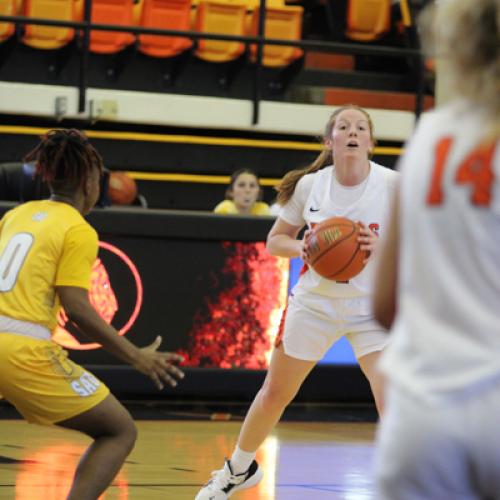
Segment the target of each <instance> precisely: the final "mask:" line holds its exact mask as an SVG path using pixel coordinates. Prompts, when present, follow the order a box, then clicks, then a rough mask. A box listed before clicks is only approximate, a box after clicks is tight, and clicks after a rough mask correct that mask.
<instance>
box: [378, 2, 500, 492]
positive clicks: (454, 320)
mask: <svg viewBox="0 0 500 500" xmlns="http://www.w3.org/2000/svg"><path fill="white" fill-rule="evenodd" d="M435 9H436V11H435V14H436V17H434V18H433V21H434V22H435V26H437V27H438V29H439V31H438V33H437V35H438V36H439V37H440V44H439V46H438V48H439V50H440V51H442V54H443V55H446V56H447V57H448V59H449V66H450V70H451V74H450V75H449V77H451V79H452V81H453V83H454V85H455V89H456V90H457V92H458V94H459V97H457V98H456V99H455V100H454V101H452V102H450V103H449V104H447V105H446V106H444V107H442V108H438V109H437V110H435V111H434V112H431V113H429V114H427V115H424V117H423V118H422V119H421V121H420V123H419V126H418V128H417V130H416V133H415V135H414V137H413V138H412V139H411V140H410V142H409V144H408V147H407V150H406V154H405V155H404V157H403V159H402V161H401V164H400V169H401V173H402V181H401V191H400V195H399V202H398V206H397V210H396V212H398V213H399V215H395V216H394V220H393V221H392V222H391V226H390V232H389V235H388V237H387V240H386V241H387V244H386V245H384V246H383V251H382V252H381V255H380V266H379V268H378V274H377V287H376V293H375V312H376V317H377V318H378V319H379V320H380V322H382V323H383V324H385V325H386V326H390V325H391V324H392V338H391V343H390V344H389V347H388V348H387V350H386V352H385V353H384V355H383V357H382V363H381V366H382V369H383V371H384V372H385V373H386V375H387V377H388V378H389V384H388V391H387V399H386V409H385V413H384V419H383V420H382V422H381V427H380V428H379V435H378V452H377V474H376V475H377V488H378V498H379V499H380V500H382V499H383V500H424V499H425V500H438V499H439V500H443V499H457V500H458V499H460V500H469V499H470V500H472V499H499V498H500V445H499V443H500V427H499V425H498V423H499V421H500V2H499V0H448V1H445V2H440V3H439V4H437V5H436V7H435ZM464 33H467V36H466V37H464Z"/></svg>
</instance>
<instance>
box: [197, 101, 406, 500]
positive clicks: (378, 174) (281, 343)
mask: <svg viewBox="0 0 500 500" xmlns="http://www.w3.org/2000/svg"><path fill="white" fill-rule="evenodd" d="M324 144H325V149H324V150H323V152H322V153H321V154H320V155H319V157H318V158H317V159H316V160H315V161H314V162H313V163H312V164H311V165H310V166H309V167H308V168H306V169H303V170H295V171H292V172H290V173H288V174H287V175H286V176H285V178H284V179H283V181H282V182H281V184H280V186H279V187H278V191H279V194H278V202H279V204H280V205H281V206H282V208H281V211H280V213H279V216H278V219H277V220H276V222H275V224H274V226H273V228H272V229H271V231H270V233H269V236H268V239H267V248H268V250H269V252H270V253H271V254H272V255H277V256H281V257H290V258H292V257H296V256H299V255H300V256H301V257H302V258H303V259H304V260H305V261H306V262H307V244H306V241H307V236H308V231H306V233H305V236H304V238H303V239H302V240H297V236H298V234H299V232H300V230H301V229H302V228H303V227H304V226H307V227H308V228H311V226H312V225H314V224H317V223H320V222H322V221H324V220H325V219H328V218H330V217H335V216H337V217H347V218H349V219H352V220H354V221H360V222H361V223H362V225H363V227H362V229H361V236H360V243H361V248H362V249H363V250H368V251H370V252H371V251H372V250H373V248H374V246H375V244H376V241H377V234H382V233H383V232H384V230H385V226H386V220H388V214H389V211H390V206H389V200H390V199H392V197H393V194H394V193H393V192H394V191H395V188H396V183H397V177H398V174H397V173H396V172H394V171H392V170H389V169H387V168H384V167H382V166H380V165H377V164H376V163H374V162H371V161H370V160H369V156H370V154H371V152H372V151H373V148H374V138H373V125H372V121H371V119H370V117H369V115H368V114H367V113H366V111H364V110H363V109H361V108H359V107H356V106H346V107H343V108H339V109H338V110H336V111H335V112H334V113H333V115H332V116H331V118H330V120H329V121H328V123H327V126H326V130H325V136H324ZM372 266H373V264H372V262H371V261H370V262H368V263H367V265H366V267H365V268H364V270H363V271H362V272H361V274H359V275H358V276H356V277H355V278H353V279H352V280H350V282H347V283H337V282H334V281H330V280H326V279H324V278H322V277H321V276H319V275H318V274H316V273H315V272H314V271H313V270H312V269H311V268H307V269H306V270H305V272H303V274H302V275H301V277H300V279H299V281H298V283H297V285H296V286H295V288H294V289H293V293H292V296H291V297H290V299H289V304H288V308H287V311H286V315H285V318H284V320H285V321H284V322H282V331H281V333H280V335H279V337H278V340H277V343H276V349H275V350H274V353H273V356H272V360H271V364H270V367H269V371H268V374H267V377H266V380H265V382H264V385H263V387H262V389H261V390H260V391H259V392H258V394H257V396H256V397H255V399H254V401H253V403H252V405H251V407H250V409H249V411H248V414H247V416H246V418H245V422H244V423H243V427H242V429H241V433H240V436H239V440H238V444H237V446H236V449H235V450H234V452H233V454H232V456H231V459H230V460H226V462H225V465H224V467H223V469H221V470H219V471H217V472H215V473H214V474H213V477H212V479H211V480H210V481H209V482H208V483H207V484H206V485H205V486H204V487H203V488H202V489H201V490H200V492H199V493H198V495H197V496H196V500H209V499H210V500H220V499H225V498H229V497H230V496H231V495H232V494H233V493H234V492H236V491H238V490H241V489H245V488H249V487H251V486H254V485H256V484H257V483H258V482H259V481H260V479H261V478H262V475H263V474H262V471H261V470H260V469H259V466H258V464H257V462H256V461H255V455H256V451H257V449H258V447H259V446H260V445H261V444H262V442H263V441H264V439H265V438H266V437H267V435H268V434H269V433H270V432H271V431H272V429H273V427H274V426H275V425H276V424H277V422H278V421H279V419H280V417H281V415H282V414H283V411H284V410H285V408H286V406H287V405H288V404H289V403H290V401H291V400H292V399H293V398H294V397H295V395H296V394H297V392H298V390H299V389H300V386H301V385H302V383H303V381H304V379H305V378H306V377H307V375H308V374H309V372H310V371H311V370H312V368H313V367H314V366H315V364H316V363H317V362H318V361H319V360H320V359H321V358H322V357H323V355H324V354H325V353H326V352H327V351H328V349H329V348H330V346H331V345H332V344H333V343H334V342H336V341H337V340H338V339H340V338H341V337H342V336H344V335H345V336H346V337H347V338H348V339H349V341H350V343H351V345H352V347H353V349H354V352H355V355H356V357H357V359H358V361H359V364H360V366H361V369H362V370H363V372H364V374H365V375H366V377H367V378H368V380H369V382H370V385H371V388H372V392H373V395H374V397H375V402H376V404H377V407H378V409H379V411H380V410H381V385H382V381H381V378H380V376H379V375H378V372H377V371H376V369H375V365H376V362H377V360H378V358H379V354H380V351H381V350H382V349H383V348H384V346H385V343H386V340H387V333H386V331H385V330H383V329H382V328H381V327H380V325H378V324H377V323H376V322H375V321H374V319H373V316H372V312H371V308H372V299H371V296H372V282H373V279H372V273H373V269H372Z"/></svg>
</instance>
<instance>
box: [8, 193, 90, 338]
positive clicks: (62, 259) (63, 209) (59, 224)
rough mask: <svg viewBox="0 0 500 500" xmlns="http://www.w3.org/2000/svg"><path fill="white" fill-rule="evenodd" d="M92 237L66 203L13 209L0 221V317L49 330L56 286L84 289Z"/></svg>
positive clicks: (56, 302) (56, 305) (53, 316)
mask: <svg viewBox="0 0 500 500" xmlns="http://www.w3.org/2000/svg"><path fill="white" fill-rule="evenodd" d="M97 250H98V237H97V233H96V231H95V230H94V229H93V228H92V227H91V226H90V225H89V224H88V223H87V222H86V221H85V219H84V218H83V217H82V215H81V214H80V212H78V210H76V209H75V208H74V207H72V206H70V205H68V204H67V203H60V202H56V201H50V200H43V201H32V202H28V203H24V204H22V205H19V206H18V207H16V208H14V209H12V210H10V211H9V212H7V213H6V214H5V216H4V217H3V219H2V220H1V221H0V315H2V316H6V317H9V318H14V319H16V320H21V321H29V322H32V323H35V324H38V325H41V326H43V327H45V328H48V329H49V330H50V331H53V330H54V328H55V326H56V324H57V313H58V311H59V307H60V302H59V299H58V296H57V294H56V287H58V286H76V287H80V288H85V289H88V288H89V286H90V272H91V269H92V265H93V263H94V261H95V259H96V256H97Z"/></svg>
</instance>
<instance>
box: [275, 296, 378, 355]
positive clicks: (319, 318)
mask: <svg viewBox="0 0 500 500" xmlns="http://www.w3.org/2000/svg"><path fill="white" fill-rule="evenodd" d="M343 336H345V337H347V340H348V341H349V342H350V344H351V346H352V348H353V351H354V354H355V355H356V358H357V359H359V358H361V357H362V356H365V355H366V354H370V353H371V352H376V351H381V350H382V349H383V348H384V347H385V345H386V343H387V341H388V334H387V332H386V330H384V329H383V328H382V327H381V326H380V325H379V324H378V323H377V322H376V321H375V319H374V317H373V313H372V301H371V299H370V298H369V297H354V298H349V299H334V298H331V297H325V296H322V295H314V294H311V293H307V294H296V295H291V296H290V297H289V299H288V307H287V310H286V316H285V321H284V331H283V336H282V339H281V340H282V342H283V347H284V350H285V353H286V354H287V355H288V356H292V357H293V358H297V359H302V360H305V361H319V360H320V359H321V358H322V357H323V356H324V355H325V353H326V352H327V351H328V349H330V347H331V346H332V345H333V344H334V343H335V342H336V341H337V340H339V339H340V338H341V337H343Z"/></svg>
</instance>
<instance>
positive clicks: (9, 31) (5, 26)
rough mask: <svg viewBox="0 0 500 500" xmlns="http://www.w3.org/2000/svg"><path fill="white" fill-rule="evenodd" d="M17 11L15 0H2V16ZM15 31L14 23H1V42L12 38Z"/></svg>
mask: <svg viewBox="0 0 500 500" xmlns="http://www.w3.org/2000/svg"><path fill="white" fill-rule="evenodd" d="M15 13H16V5H15V2H14V0H0V14H1V15H2V16H13V15H14V14H15ZM14 31H15V27H14V23H0V42H3V41H4V40H7V38H10V37H11V36H12V35H13V34H14Z"/></svg>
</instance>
